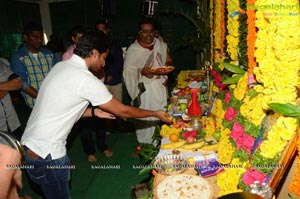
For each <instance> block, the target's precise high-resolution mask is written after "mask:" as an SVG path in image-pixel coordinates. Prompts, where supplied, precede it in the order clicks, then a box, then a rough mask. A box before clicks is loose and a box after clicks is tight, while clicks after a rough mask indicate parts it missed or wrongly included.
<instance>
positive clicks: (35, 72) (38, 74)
mask: <svg viewBox="0 0 300 199" xmlns="http://www.w3.org/2000/svg"><path fill="white" fill-rule="evenodd" d="M22 37H23V41H24V45H23V46H22V47H21V48H20V49H19V50H18V51H17V52H16V53H15V54H13V56H12V58H11V68H12V70H13V71H14V72H15V73H16V74H17V75H18V76H19V77H20V78H21V80H22V84H23V91H24V92H22V93H21V94H22V96H23V97H24V100H25V102H26V105H27V106H28V107H29V108H30V109H32V108H33V106H34V103H35V99H36V97H37V94H38V90H39V88H40V86H41V83H42V81H43V80H44V78H45V77H46V75H47V74H48V73H49V71H50V70H51V68H52V66H53V65H54V64H56V62H57V61H56V58H55V56H54V54H53V53H52V52H51V51H50V50H48V49H46V48H43V47H41V45H42V42H43V27H42V26H41V25H39V24H36V23H32V22H31V23H28V24H27V25H25V27H24V32H23V36H22Z"/></svg>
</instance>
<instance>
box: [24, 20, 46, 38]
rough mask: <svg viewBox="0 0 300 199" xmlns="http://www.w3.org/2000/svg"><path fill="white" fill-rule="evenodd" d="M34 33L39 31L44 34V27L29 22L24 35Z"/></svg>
mask: <svg viewBox="0 0 300 199" xmlns="http://www.w3.org/2000/svg"><path fill="white" fill-rule="evenodd" d="M33 31H39V32H43V27H42V26H41V25H40V24H37V23H34V22H29V23H28V24H26V25H25V26H24V32H23V34H25V35H28V34H30V33H31V32H33Z"/></svg>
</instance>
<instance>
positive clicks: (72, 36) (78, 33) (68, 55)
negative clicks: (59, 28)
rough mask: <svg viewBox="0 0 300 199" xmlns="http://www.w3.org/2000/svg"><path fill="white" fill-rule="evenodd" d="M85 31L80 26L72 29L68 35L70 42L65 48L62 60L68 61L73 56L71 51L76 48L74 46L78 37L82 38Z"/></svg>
mask: <svg viewBox="0 0 300 199" xmlns="http://www.w3.org/2000/svg"><path fill="white" fill-rule="evenodd" d="M84 31H85V28H84V27H83V26H82V25H76V26H74V27H73V28H72V30H71V33H70V41H71V43H72V44H71V45H70V46H69V47H68V48H67V50H66V51H65V53H64V54H63V56H62V60H67V59H70V58H71V57H72V55H73V51H74V49H75V48H76V44H77V42H78V40H79V39H80V37H82V35H83V33H84Z"/></svg>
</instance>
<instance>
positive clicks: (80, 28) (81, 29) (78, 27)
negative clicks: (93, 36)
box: [70, 25, 85, 37]
mask: <svg viewBox="0 0 300 199" xmlns="http://www.w3.org/2000/svg"><path fill="white" fill-rule="evenodd" d="M84 31H85V28H84V26H82V25H76V26H74V27H73V28H72V30H71V32H70V33H71V36H72V37H76V35H77V34H78V33H81V34H83V33H84Z"/></svg>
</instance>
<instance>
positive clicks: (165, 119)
mask: <svg viewBox="0 0 300 199" xmlns="http://www.w3.org/2000/svg"><path fill="white" fill-rule="evenodd" d="M155 115H156V117H158V118H159V119H160V120H161V121H163V122H165V123H167V124H172V123H173V117H172V116H171V115H169V114H168V113H166V112H165V111H155Z"/></svg>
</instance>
